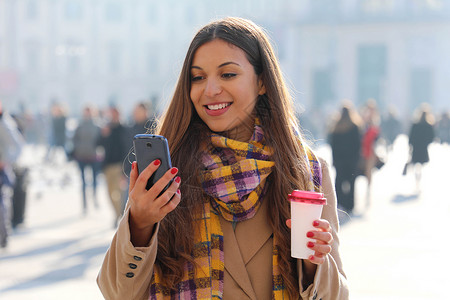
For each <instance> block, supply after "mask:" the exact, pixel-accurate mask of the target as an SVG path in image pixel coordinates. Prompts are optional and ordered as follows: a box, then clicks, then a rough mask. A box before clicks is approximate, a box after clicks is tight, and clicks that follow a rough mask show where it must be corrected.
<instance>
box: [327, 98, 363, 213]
mask: <svg viewBox="0 0 450 300" xmlns="http://www.w3.org/2000/svg"><path fill="white" fill-rule="evenodd" d="M361 125H362V124H361V120H360V118H359V116H358V114H357V113H356V111H354V110H353V109H352V107H351V103H350V102H345V103H344V104H343V106H342V109H341V114H340V117H339V119H338V120H337V121H336V123H335V124H334V126H333V128H332V130H331V133H330V146H331V150H332V154H333V165H334V167H335V168H336V180H335V186H336V196H337V199H338V203H339V205H340V207H341V208H342V209H343V210H345V211H346V212H347V213H350V214H351V213H352V212H353V208H354V206H355V179H356V176H357V171H358V161H359V156H360V151H361V132H360V131H361Z"/></svg>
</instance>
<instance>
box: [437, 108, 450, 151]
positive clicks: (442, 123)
mask: <svg viewBox="0 0 450 300" xmlns="http://www.w3.org/2000/svg"><path fill="white" fill-rule="evenodd" d="M436 135H437V138H438V139H439V142H440V143H441V144H450V117H449V112H448V111H444V112H443V113H442V114H441V117H440V119H439V122H438V123H437V124H436Z"/></svg>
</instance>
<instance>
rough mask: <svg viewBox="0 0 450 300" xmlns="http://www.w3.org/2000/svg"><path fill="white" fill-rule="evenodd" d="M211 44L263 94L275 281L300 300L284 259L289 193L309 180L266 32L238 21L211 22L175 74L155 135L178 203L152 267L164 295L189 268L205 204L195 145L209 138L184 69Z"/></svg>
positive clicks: (259, 110)
mask: <svg viewBox="0 0 450 300" xmlns="http://www.w3.org/2000/svg"><path fill="white" fill-rule="evenodd" d="M214 39H221V40H224V41H226V42H228V43H230V44H232V45H234V46H237V47H239V48H240V49H242V50H243V51H244V52H245V53H246V56H247V59H248V60H249V62H250V63H251V64H252V65H253V67H254V70H255V73H256V74H257V75H258V76H260V78H261V79H262V82H263V84H264V86H265V88H266V93H265V94H264V95H262V96H259V98H258V100H257V104H256V108H255V110H256V112H255V113H256V115H257V116H258V117H259V119H260V120H261V124H262V127H263V130H264V133H265V139H266V143H267V145H268V146H270V147H272V148H273V149H274V154H273V157H272V160H273V161H274V162H275V167H274V170H273V172H272V174H271V175H270V176H269V179H268V184H269V189H268V192H267V195H266V196H265V201H268V202H269V203H268V206H269V210H268V212H270V213H268V220H269V222H270V224H271V226H272V229H273V233H274V237H275V239H276V240H277V247H278V251H279V256H280V262H279V266H280V269H281V274H282V277H283V280H284V283H285V285H286V288H287V289H288V291H289V293H290V295H291V297H292V298H296V297H298V294H299V286H298V274H297V268H296V260H294V259H292V258H291V256H290V230H289V228H287V226H286V223H285V222H286V220H287V219H289V218H290V210H289V202H288V201H287V200H286V198H287V195H288V193H290V192H291V191H292V190H293V189H306V188H307V183H308V180H309V175H307V171H306V170H307V165H306V164H307V162H306V159H305V157H304V153H303V152H302V149H301V147H300V146H299V143H298V139H299V138H301V137H300V136H299V133H298V131H297V130H296V129H297V126H298V124H297V121H296V119H295V117H294V111H293V107H292V99H291V97H290V95H289V93H288V90H287V88H286V85H285V83H284V80H283V78H282V74H281V71H280V67H279V64H278V61H277V59H276V57H275V54H274V51H273V49H272V46H271V45H270V42H269V39H268V38H267V35H266V34H265V33H264V31H263V30H262V29H261V28H260V27H258V26H257V25H255V24H254V23H253V22H251V21H248V20H245V19H241V18H225V19H222V20H219V21H215V22H212V23H210V24H208V25H206V26H205V27H203V28H202V29H200V30H199V31H198V33H197V34H196V35H195V37H194V39H193V40H192V42H191V44H190V47H189V49H188V52H187V54H186V58H185V60H184V63H183V66H182V70H181V74H180V77H179V80H178V83H177V86H176V89H175V92H174V95H173V98H172V101H171V103H170V105H169V107H168V108H167V111H166V112H165V114H164V115H163V117H162V120H161V125H160V127H159V130H158V132H159V133H160V134H162V135H164V136H165V137H166V138H167V139H168V141H169V147H170V150H171V157H172V162H173V165H174V166H177V167H178V168H179V169H180V176H181V178H182V184H181V194H182V199H181V203H180V204H179V206H178V207H177V208H176V209H175V210H174V211H173V212H171V213H170V214H168V215H167V216H166V217H165V218H164V219H163V220H162V221H161V224H160V231H159V234H158V241H159V244H158V254H157V261H158V267H159V268H160V269H161V271H162V273H163V275H164V276H163V278H164V279H165V282H164V283H165V284H166V285H167V287H169V288H173V287H174V285H175V284H176V283H177V282H179V281H180V280H181V277H182V275H183V264H184V263H185V262H186V260H189V261H192V258H191V255H190V254H191V252H192V249H193V243H194V242H193V239H192V236H193V232H194V228H193V223H194V222H193V218H194V216H195V214H196V213H198V212H199V210H200V209H201V207H202V204H203V201H204V200H203V199H205V198H206V197H205V196H204V194H203V191H202V190H201V186H200V183H199V181H198V176H197V175H198V174H199V170H200V169H201V168H202V165H201V163H199V162H200V160H199V155H200V152H201V151H200V150H201V145H205V144H208V143H209V134H210V131H209V129H208V127H207V126H206V125H205V124H204V123H203V121H202V120H201V119H200V118H199V116H198V115H197V113H196V111H195V108H194V106H193V104H192V102H191V99H190V86H191V77H190V67H191V64H192V60H193V57H194V54H195V51H196V50H197V49H198V48H199V47H200V46H201V45H203V44H205V43H207V42H209V41H212V40H214Z"/></svg>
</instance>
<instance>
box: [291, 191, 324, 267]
mask: <svg viewBox="0 0 450 300" xmlns="http://www.w3.org/2000/svg"><path fill="white" fill-rule="evenodd" d="M288 200H289V201H290V202H291V256H292V257H295V258H301V259H308V258H309V257H310V256H311V255H314V250H312V249H310V248H308V247H307V246H306V245H307V243H308V242H309V241H313V239H310V238H308V237H307V236H306V233H307V232H308V231H311V230H316V228H314V226H313V222H314V221H315V220H318V219H320V217H321V215H322V208H323V206H324V205H326V204H327V199H326V198H324V197H323V194H322V193H316V192H309V191H299V190H295V191H293V192H292V194H289V195H288Z"/></svg>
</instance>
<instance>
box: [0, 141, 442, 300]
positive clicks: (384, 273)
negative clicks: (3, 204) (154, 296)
mask: <svg viewBox="0 0 450 300" xmlns="http://www.w3.org/2000/svg"><path fill="white" fill-rule="evenodd" d="M404 153H406V139H405V138H404V137H401V138H400V139H398V140H397V143H396V145H395V148H394V151H393V152H392V153H391V154H390V155H389V159H388V161H387V163H386V165H385V166H384V167H383V168H382V169H381V170H380V171H377V172H376V173H375V175H374V179H373V186H372V190H371V201H370V202H369V201H366V197H365V195H366V181H365V179H364V178H358V180H357V203H356V209H355V214H354V215H353V216H345V215H343V214H341V221H342V226H341V233H340V239H341V248H340V251H341V254H342V258H343V262H344V268H345V271H346V273H347V277H348V279H349V283H350V286H351V299H358V300H359V299H363V300H366V299H396V300H398V299H448V298H447V297H446V287H447V286H448V285H449V284H450V276H449V275H448V270H450V260H449V259H448V255H447V253H446V252H447V249H448V248H447V247H446V246H447V244H448V242H447V236H448V232H447V228H448V224H447V219H448V216H449V215H450V201H449V200H450V196H449V195H450V187H449V186H450V182H449V181H448V175H447V174H444V171H445V170H449V169H450V146H449V147H443V146H441V145H435V144H433V145H432V146H431V148H430V153H431V160H432V161H431V162H430V163H429V164H428V165H427V166H426V167H425V168H424V170H423V178H422V184H421V185H420V187H418V188H417V187H416V185H415V180H414V174H413V170H412V169H411V170H410V172H409V173H408V174H407V175H406V176H402V175H401V171H402V168H403V164H404V162H405V160H406V157H405V156H404ZM44 154H45V153H44V152H43V149H40V148H28V149H27V152H26V153H25V155H24V160H25V162H26V163H27V164H28V165H30V167H31V170H32V172H31V180H32V183H31V185H30V188H29V198H28V200H27V201H28V203H27V211H26V221H25V224H23V226H22V227H20V228H18V229H17V230H16V231H15V232H14V233H13V234H12V236H11V237H10V240H9V246H8V248H7V249H6V250H4V251H0V299H2V300H3V299H6V300H16V299H20V300H22V299H33V300H34V299H37V300H41V299H43V300H47V299H49V300H52V299H85V300H90V299H102V296H101V294H100V292H99V291H98V288H97V285H96V283H95V278H96V276H97V272H98V270H99V267H100V265H101V263H102V259H103V255H104V253H105V251H106V249H107V247H108V245H109V242H110V240H111V237H112V235H113V233H114V232H113V230H112V225H113V210H112V207H111V206H110V204H109V202H108V201H107V196H106V190H105V185H104V181H103V177H101V178H100V187H99V191H98V195H99V200H100V208H99V209H98V210H95V209H93V207H92V205H91V206H90V207H89V212H88V214H87V216H85V217H83V216H82V214H81V212H82V209H81V195H80V192H79V191H80V180H79V178H78V170H77V167H76V165H75V164H74V163H56V164H53V165H45V166H44V165H43V164H41V163H40V162H41V159H42V157H43V156H44ZM320 154H321V155H322V156H324V157H325V158H327V159H329V157H330V152H329V149H328V148H321V149H320Z"/></svg>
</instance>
